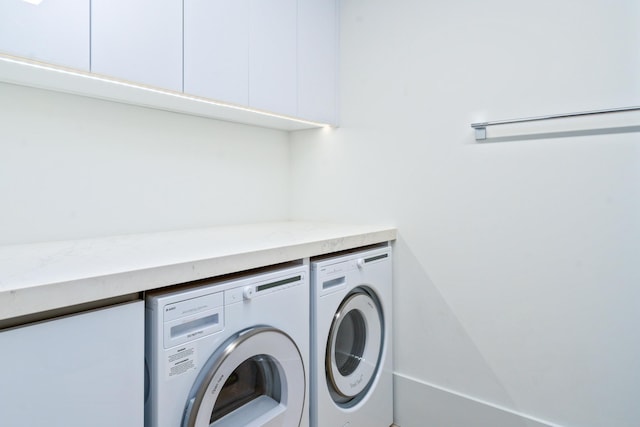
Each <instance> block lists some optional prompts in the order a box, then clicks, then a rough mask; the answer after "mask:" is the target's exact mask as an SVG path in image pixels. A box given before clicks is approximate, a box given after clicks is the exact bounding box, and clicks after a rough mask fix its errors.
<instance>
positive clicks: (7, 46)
mask: <svg viewBox="0 0 640 427" xmlns="http://www.w3.org/2000/svg"><path fill="white" fill-rule="evenodd" d="M0 51H1V52H4V53H8V54H11V55H17V56H22V57H26V58H31V59H37V60H39V61H43V62H48V63H51V64H57V65H63V66H67V67H71V68H75V69H79V70H84V71H88V70H89V0H55V1H53V0H44V1H42V3H40V4H39V5H35V4H31V3H28V2H26V1H24V0H2V1H0Z"/></svg>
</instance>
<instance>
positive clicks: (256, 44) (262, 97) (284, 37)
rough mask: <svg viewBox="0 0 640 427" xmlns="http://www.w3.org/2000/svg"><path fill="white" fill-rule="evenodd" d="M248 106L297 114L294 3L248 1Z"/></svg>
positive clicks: (295, 5)
mask: <svg viewBox="0 0 640 427" xmlns="http://www.w3.org/2000/svg"><path fill="white" fill-rule="evenodd" d="M249 9H250V10H249V105H251V106H252V107H255V108H259V109H263V110H269V111H274V112H277V113H282V114H287V115H292V116H295V115H296V114H297V71H296V70H297V64H296V62H297V59H296V56H297V52H296V45H297V42H296V37H297V34H296V33H297V31H296V29H297V0H251V2H250V6H249Z"/></svg>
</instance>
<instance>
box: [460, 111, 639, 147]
mask: <svg viewBox="0 0 640 427" xmlns="http://www.w3.org/2000/svg"><path fill="white" fill-rule="evenodd" d="M625 111H640V106H637V107H622V108H611V109H609V110H595V111H583V112H580V113H566V114H553V115H549V116H538V117H527V118H521V119H511V120H495V121H492V122H481V123H471V127H472V128H474V129H475V131H476V141H481V140H483V139H487V127H488V126H497V125H507V124H513V123H525V122H537V121H541V120H552V119H564V118H568V117H579V116H592V115H596V114H609V113H622V112H625Z"/></svg>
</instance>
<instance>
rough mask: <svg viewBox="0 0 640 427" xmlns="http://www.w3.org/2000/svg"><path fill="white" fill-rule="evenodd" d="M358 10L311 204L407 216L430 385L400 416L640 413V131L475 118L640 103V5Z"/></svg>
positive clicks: (406, 305) (418, 422)
mask: <svg viewBox="0 0 640 427" xmlns="http://www.w3.org/2000/svg"><path fill="white" fill-rule="evenodd" d="M341 14H342V15H341V19H342V24H341V25H342V26H341V32H342V35H341V41H340V42H341V49H342V53H341V101H340V107H341V110H342V111H341V127H340V128H339V129H336V130H332V131H329V132H327V131H305V132H297V133H295V134H293V136H292V165H293V176H292V181H291V182H292V184H291V185H292V192H293V201H294V204H293V216H294V217H297V218H309V219H331V220H346V221H359V220H365V221H371V222H381V221H394V222H395V223H396V224H397V226H398V227H399V232H400V238H399V240H398V242H397V244H396V252H395V255H396V264H395V268H396V276H395V294H394V295H395V296H394V298H395V304H394V310H395V316H394V321H395V329H394V338H395V361H396V363H395V370H396V373H397V378H396V379H397V381H396V387H397V390H396V393H397V396H405V397H406V396H415V395H416V393H417V392H418V391H419V390H423V394H422V395H421V396H423V397H424V398H423V399H404V398H403V399H398V400H397V402H396V421H397V422H398V424H400V425H401V426H402V427H411V426H416V427H429V426H434V427H448V426H465V427H466V426H471V425H473V427H478V426H491V427H498V426H499V425H500V426H505V427H507V426H508V427H513V426H514V425H516V424H515V423H514V421H513V419H514V417H513V416H511V415H514V416H516V418H518V419H520V420H522V423H521V424H518V425H523V426H524V425H528V426H529V425H538V423H537V422H536V421H535V420H538V421H540V420H542V421H546V422H547V423H549V424H552V423H555V424H557V425H562V426H572V427H573V426H575V427H578V426H580V427H590V426H616V427H622V426H635V425H637V423H638V421H637V420H638V419H640V406H639V405H638V404H637V396H639V395H640V368H639V362H638V361H640V338H639V335H638V327H637V325H638V323H639V321H640V314H638V313H640V286H639V283H640V265H639V264H640V263H638V254H640V134H639V133H637V132H636V133H618V134H606V135H597V134H594V135H586V136H579V137H565V138H545V139H532V140H525V141H517V140H516V141H510V142H502V143H485V144H478V143H475V141H474V138H473V133H472V130H471V128H470V127H469V124H470V123H472V122H476V121H482V120H495V119H505V118H517V117H523V116H525V117H526V116H536V115H544V114H553V113H563V112H571V111H585V110H592V109H599V108H611V107H622V106H631V105H638V104H639V103H640V26H639V25H638V22H640V3H639V2H637V1H636V0H616V1H613V2H612V1H605V0H591V1H569V0H566V1H560V2H558V1H552V0H542V1H538V2H519V1H517V2H513V1H507V0H489V1H483V2H477V1H472V0H468V1H456V2H447V1H422V0H400V1H394V2H390V1H382V0H343V2H342V10H341ZM636 124H637V123H636ZM436 394H437V395H440V398H439V399H431V398H430V396H434V395H436ZM461 399H463V400H466V401H468V402H470V404H468V405H461V404H460V400H461ZM471 403H473V404H471ZM476 404H477V405H476ZM472 406H475V407H484V409H485V410H483V411H482V410H479V411H477V416H476V417H475V421H474V422H473V423H472V424H469V420H470V419H474V418H473V416H470V417H467V416H463V415H462V412H463V411H465V410H468V409H469V408H471V407H472ZM443 408H445V409H447V410H444V411H443V410H442V409H443ZM486 409H490V410H493V411H502V412H503V415H504V414H506V415H504V416H495V417H488V416H486V414H487V410H486ZM510 414H511V415H510ZM498 419H501V420H503V421H500V422H501V423H502V424H498V421H495V420H498ZM464 420H467V422H466V423H465V421H464ZM542 421H540V422H542Z"/></svg>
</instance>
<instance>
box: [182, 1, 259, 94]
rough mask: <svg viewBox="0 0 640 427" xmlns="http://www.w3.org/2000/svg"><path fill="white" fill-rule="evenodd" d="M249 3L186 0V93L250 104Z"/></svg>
mask: <svg viewBox="0 0 640 427" xmlns="http://www.w3.org/2000/svg"><path fill="white" fill-rule="evenodd" d="M248 53H249V0H184V91H185V92H186V93H189V94H193V95H199V96H204V97H207V98H213V99H217V100H220V101H226V102H231V103H234V104H240V105H248V104H249V86H248V85H249V56H248Z"/></svg>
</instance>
